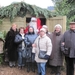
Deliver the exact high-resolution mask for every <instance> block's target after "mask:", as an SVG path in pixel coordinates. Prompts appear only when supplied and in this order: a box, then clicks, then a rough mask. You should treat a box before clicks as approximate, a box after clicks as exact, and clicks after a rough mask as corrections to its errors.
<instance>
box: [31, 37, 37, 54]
mask: <svg viewBox="0 0 75 75" xmlns="http://www.w3.org/2000/svg"><path fill="white" fill-rule="evenodd" d="M37 40H38V38H36V40H35V41H34V43H33V44H35V45H36V44H37ZM35 50H36V47H33V48H32V53H36V52H35Z"/></svg>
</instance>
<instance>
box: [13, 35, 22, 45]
mask: <svg viewBox="0 0 75 75" xmlns="http://www.w3.org/2000/svg"><path fill="white" fill-rule="evenodd" d="M22 41H23V39H21V38H19V36H18V35H16V36H15V41H14V42H15V43H17V44H19V43H21V42H22Z"/></svg>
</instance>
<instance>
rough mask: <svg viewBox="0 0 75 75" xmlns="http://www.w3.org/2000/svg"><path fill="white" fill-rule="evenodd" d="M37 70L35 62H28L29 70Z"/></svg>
mask: <svg viewBox="0 0 75 75" xmlns="http://www.w3.org/2000/svg"><path fill="white" fill-rule="evenodd" d="M30 69H31V70H32V71H35V62H27V70H29V71H30Z"/></svg>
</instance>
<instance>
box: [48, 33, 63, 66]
mask: <svg viewBox="0 0 75 75" xmlns="http://www.w3.org/2000/svg"><path fill="white" fill-rule="evenodd" d="M50 38H51V41H52V54H51V57H50V59H49V64H50V65H51V66H62V65H63V54H62V52H61V47H60V42H61V38H62V34H60V35H58V36H57V35H56V34H55V33H54V32H53V33H51V34H50Z"/></svg>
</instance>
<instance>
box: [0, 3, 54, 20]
mask: <svg viewBox="0 0 75 75" xmlns="http://www.w3.org/2000/svg"><path fill="white" fill-rule="evenodd" d="M27 13H29V14H30V15H31V16H36V17H39V16H40V15H42V16H44V17H45V18H49V17H52V16H53V14H52V12H50V11H49V10H47V9H42V8H40V7H37V6H35V5H29V4H26V3H24V2H17V3H14V4H11V5H9V6H6V7H2V8H0V19H2V18H4V17H7V18H8V17H9V18H10V21H12V20H13V19H14V18H15V17H16V16H20V17H24V16H25V15H26V14H27Z"/></svg>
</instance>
